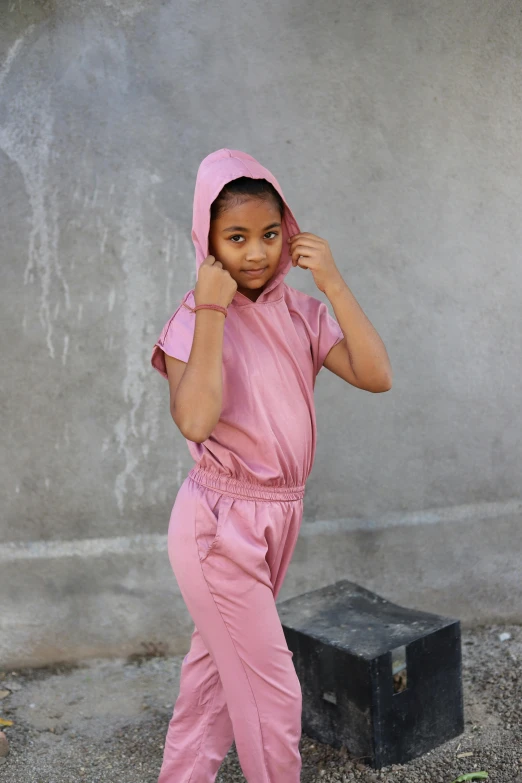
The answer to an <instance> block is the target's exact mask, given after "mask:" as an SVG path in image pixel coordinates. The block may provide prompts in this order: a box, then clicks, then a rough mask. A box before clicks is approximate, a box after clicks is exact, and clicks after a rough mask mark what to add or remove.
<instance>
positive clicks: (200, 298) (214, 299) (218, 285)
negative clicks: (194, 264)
mask: <svg viewBox="0 0 522 783" xmlns="http://www.w3.org/2000/svg"><path fill="white" fill-rule="evenodd" d="M236 291H237V283H236V281H235V280H234V278H233V277H232V276H231V274H230V272H227V270H226V269H223V264H222V263H221V261H216V259H215V257H214V256H207V257H206V258H205V260H204V261H203V262H202V263H201V266H200V267H199V271H198V281H197V283H196V287H195V289H194V301H195V303H196V305H200V304H217V305H221V306H222V307H228V306H229V304H230V302H231V301H232V299H233V298H234V294H235V293H236Z"/></svg>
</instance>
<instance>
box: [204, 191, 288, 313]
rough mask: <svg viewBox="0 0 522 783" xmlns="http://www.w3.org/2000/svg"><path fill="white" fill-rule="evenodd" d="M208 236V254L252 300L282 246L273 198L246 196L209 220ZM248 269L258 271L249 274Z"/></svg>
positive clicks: (277, 210)
mask: <svg viewBox="0 0 522 783" xmlns="http://www.w3.org/2000/svg"><path fill="white" fill-rule="evenodd" d="M208 239H209V254H210V255H213V256H215V258H216V260H217V261H221V263H222V264H223V269H226V270H227V272H228V273H229V274H230V276H231V277H233V278H234V280H235V281H236V283H237V290H238V291H239V292H240V293H241V294H244V295H245V296H247V297H248V298H249V299H251V300H252V301H253V302H255V300H256V299H257V297H258V296H259V294H260V293H261V291H262V290H263V288H264V287H265V285H266V284H267V283H268V281H269V280H270V278H271V277H272V276H273V275H274V273H275V271H276V269H277V266H278V264H279V259H280V257H281V250H282V249H283V232H282V226H281V215H280V213H279V209H278V208H277V206H276V204H275V202H274V201H273V200H272V199H260V198H255V197H252V196H247V197H245V200H244V201H243V202H242V203H241V204H240V205H238V206H231V207H230V208H228V209H226V210H224V211H223V212H222V213H221V215H220V216H219V217H218V218H216V220H213V221H211V224H210V231H209V235H208ZM251 269H252V270H253V269H256V270H261V271H260V272H259V273H258V274H256V275H249V274H248V270H251Z"/></svg>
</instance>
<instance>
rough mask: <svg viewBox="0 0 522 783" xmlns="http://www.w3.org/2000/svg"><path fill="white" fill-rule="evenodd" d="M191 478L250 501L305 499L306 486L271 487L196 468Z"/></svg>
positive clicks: (190, 473)
mask: <svg viewBox="0 0 522 783" xmlns="http://www.w3.org/2000/svg"><path fill="white" fill-rule="evenodd" d="M188 476H189V478H191V479H192V480H193V481H195V482H196V483H197V484H201V485H202V486H204V487H208V488H209V489H215V490H216V491H217V492H223V493H225V494H226V495H233V496H234V497H239V498H250V500H256V499H257V500H301V498H303V497H304V493H305V485H304V484H303V485H301V486H295V485H294V486H284V487H282V486H271V485H269V484H256V483H255V482H252V481H243V479H236V478H233V477H232V476H227V475H225V474H224V473H218V472H217V471H215V470H208V469H207V468H198V467H197V466H194V467H193V468H192V469H191V470H190V471H189V473H188Z"/></svg>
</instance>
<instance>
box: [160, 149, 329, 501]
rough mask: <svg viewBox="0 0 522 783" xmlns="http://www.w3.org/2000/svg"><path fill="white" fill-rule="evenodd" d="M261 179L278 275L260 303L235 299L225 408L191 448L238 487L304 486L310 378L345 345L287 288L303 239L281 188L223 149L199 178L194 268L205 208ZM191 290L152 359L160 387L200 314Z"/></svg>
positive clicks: (308, 465)
mask: <svg viewBox="0 0 522 783" xmlns="http://www.w3.org/2000/svg"><path fill="white" fill-rule="evenodd" d="M238 177H252V178H254V179H259V178H264V179H266V180H268V182H271V183H272V185H273V186H274V187H275V188H276V190H277V191H278V192H279V194H280V195H281V198H282V199H283V201H284V203H285V215H284V217H283V224H282V233H283V250H282V253H281V259H280V262H279V267H278V269H277V271H276V273H275V275H274V276H273V277H272V278H271V279H270V280H269V281H268V283H267V285H266V287H265V289H264V290H263V291H262V292H261V294H260V295H259V297H258V299H257V301H255V302H252V301H251V300H250V299H249V298H248V297H247V296H245V295H244V294H241V293H239V292H236V294H235V296H234V298H233V300H232V302H231V304H230V306H229V308H228V317H227V318H226V319H225V326H224V338H223V406H222V411H221V417H220V419H219V421H218V423H217V424H216V426H215V428H214V430H213V432H212V434H211V435H210V436H209V438H207V440H205V441H204V442H203V443H194V442H193V441H189V440H187V444H188V448H189V451H190V453H191V455H192V457H193V458H194V460H195V461H196V463H197V464H198V467H201V468H206V469H210V470H214V471H217V472H219V473H222V474H223V473H224V474H225V475H227V476H231V477H233V478H237V479H240V480H244V481H249V482H254V483H262V484H268V485H272V486H288V485H290V486H304V485H305V483H306V479H307V478H308V475H309V473H310V471H311V470H312V467H313V462H314V458H315V448H316V418H315V406H314V386H315V379H316V376H317V374H318V372H319V371H320V369H321V367H322V365H323V362H324V359H325V358H326V355H327V354H328V352H329V351H330V349H331V348H333V346H334V345H336V344H337V343H338V342H340V341H341V340H342V339H343V336H344V335H343V333H342V330H341V327H340V326H339V324H338V323H337V321H336V320H335V319H334V318H332V316H331V315H330V313H329V311H328V308H327V306H326V304H325V303H324V302H321V301H320V300H319V299H316V298H315V297H313V296H309V295H308V294H305V293H303V292H302V291H298V290H297V289H296V288H292V287H290V286H289V285H287V283H285V279H284V278H285V276H286V274H287V272H288V271H289V269H290V268H291V265H292V259H291V256H290V253H289V249H288V246H287V244H288V243H287V241H286V240H287V237H288V236H290V235H292V234H296V233H299V232H300V229H299V226H298V225H297V221H296V220H295V218H294V216H293V214H292V212H291V210H290V207H289V206H288V204H287V203H286V201H285V199H284V196H283V192H282V190H281V187H280V185H279V183H278V182H277V180H276V178H275V177H274V176H273V174H271V173H270V171H268V169H265V168H264V167H263V166H261V164H260V163H258V162H257V161H256V160H255V159H254V158H253V157H252V156H251V155H248V154H247V153H245V152H240V151H239V150H229V149H220V150H217V151H216V152H213V153H211V154H210V155H207V157H206V158H204V160H203V161H202V162H201V164H200V166H199V169H198V174H197V178H196V187H195V193H194V211H193V222H192V240H193V242H194V246H195V248H196V268H197V269H199V267H200V265H201V263H202V261H203V260H204V259H205V258H206V257H207V255H208V233H209V227H210V205H211V204H212V202H213V200H214V199H215V198H216V197H217V195H218V194H219V192H220V191H221V189H222V188H223V186H224V185H226V183H227V182H230V181H231V180H233V179H237V178H238ZM185 303H186V304H187V305H188V306H189V307H194V306H195V302H194V296H193V289H191V290H190V291H188V292H187V293H186V294H185V295H184V297H183V300H182V302H181V303H180V305H179V307H178V308H177V309H176V311H175V312H174V314H173V315H172V316H171V318H169V320H168V321H167V323H166V324H165V326H164V327H163V329H162V331H161V335H160V337H159V339H158V341H157V342H156V344H155V345H154V348H153V351H152V357H151V362H152V366H153V367H154V368H155V369H156V370H158V372H160V373H161V374H162V375H163V376H164V377H165V378H167V377H168V376H167V372H166V367H165V359H164V355H163V352H164V351H165V353H167V354H168V355H169V356H173V357H175V358H176V359H180V360H181V361H183V362H188V360H189V356H190V350H191V346H192V339H193V335H194V325H195V320H196V314H195V313H192V312H191V311H190V310H189V309H188V308H187V307H184V304H185Z"/></svg>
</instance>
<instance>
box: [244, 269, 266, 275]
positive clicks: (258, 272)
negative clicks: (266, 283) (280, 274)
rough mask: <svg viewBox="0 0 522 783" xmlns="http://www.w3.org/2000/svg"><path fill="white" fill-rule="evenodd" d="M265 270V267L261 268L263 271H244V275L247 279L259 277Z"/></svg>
mask: <svg viewBox="0 0 522 783" xmlns="http://www.w3.org/2000/svg"><path fill="white" fill-rule="evenodd" d="M267 269H268V267H266V266H265V267H263V269H249V270H246V269H245V270H244V274H245V275H248V276H249V277H261V275H263V274H264V273H265V272H266V270H267Z"/></svg>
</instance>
